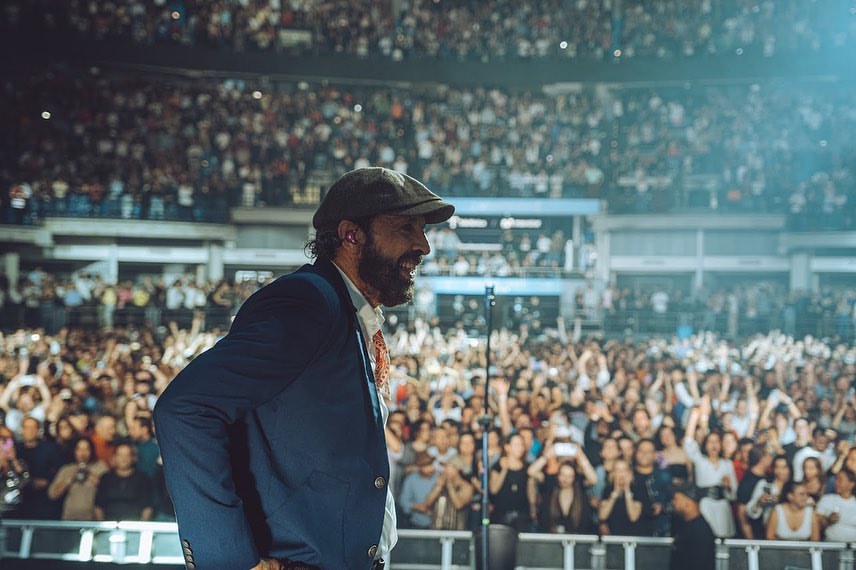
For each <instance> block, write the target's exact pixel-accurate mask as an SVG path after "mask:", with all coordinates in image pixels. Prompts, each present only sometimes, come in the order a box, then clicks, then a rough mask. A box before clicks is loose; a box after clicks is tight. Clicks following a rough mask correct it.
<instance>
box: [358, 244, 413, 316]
mask: <svg viewBox="0 0 856 570" xmlns="http://www.w3.org/2000/svg"><path fill="white" fill-rule="evenodd" d="M421 261H422V256H421V255H419V254H417V253H408V254H405V255H402V256H401V257H399V258H398V259H392V258H390V257H387V256H386V255H384V254H383V253H381V251H380V250H378V248H377V247H376V246H375V242H374V238H373V237H371V235H369V237H368V239H367V240H366V243H365V246H364V247H363V255H362V259H360V263H359V265H358V267H357V272H358V274H359V276H360V279H362V280H363V281H364V282H365V283H366V284H368V285H369V286H370V287H372V288H373V289H374V290H376V291H377V292H378V298H379V299H380V302H381V304H382V305H383V306H384V307H395V306H396V305H401V304H403V303H408V302H410V301H412V300H413V275H412V274H410V273H408V272H405V271H403V270H402V266H401V264H402V263H405V262H410V263H412V264H414V265H419V263H420V262H421Z"/></svg>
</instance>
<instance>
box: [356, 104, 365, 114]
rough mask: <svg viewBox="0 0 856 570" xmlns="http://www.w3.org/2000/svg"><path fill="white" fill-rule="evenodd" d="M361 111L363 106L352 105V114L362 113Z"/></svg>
mask: <svg viewBox="0 0 856 570" xmlns="http://www.w3.org/2000/svg"><path fill="white" fill-rule="evenodd" d="M362 110H363V106H362V105H360V104H359V103H357V104H356V105H354V113H360V112H362Z"/></svg>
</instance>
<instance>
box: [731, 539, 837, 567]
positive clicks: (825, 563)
mask: <svg viewBox="0 0 856 570" xmlns="http://www.w3.org/2000/svg"><path fill="white" fill-rule="evenodd" d="M724 545H725V546H726V547H727V548H728V554H729V558H728V568H729V570H783V569H792V570H845V569H844V567H843V566H842V558H843V556H842V555H844V554H845V553H846V554H847V555H848V557H849V558H850V567H849V568H847V569H846V570H850V569H851V568H852V554H853V553H852V551H848V550H847V548H848V547H847V544H845V543H843V542H802V541H788V540H740V539H728V540H725V541H724Z"/></svg>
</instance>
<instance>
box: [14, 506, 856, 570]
mask: <svg viewBox="0 0 856 570" xmlns="http://www.w3.org/2000/svg"><path fill="white" fill-rule="evenodd" d="M398 537H399V540H398V545H397V546H396V548H395V550H394V551H393V553H392V557H391V560H389V565H388V566H387V567H388V568H390V569H391V570H393V569H394V570H473V569H474V568H475V563H476V557H475V546H476V545H475V542H474V538H473V533H471V532H469V531H451V530H449V531H444V530H399V531H398ZM672 542H673V540H672V539H671V538H651V537H635V536H604V537H598V536H595V535H572V534H540V533H521V534H520V535H518V548H517V561H516V568H517V570H583V569H586V570H587V569H592V570H605V569H609V570H636V569H637V568H638V569H640V570H642V569H649V568H668V567H669V560H670V556H671V546H672ZM854 549H856V544H845V543H839V542H798V541H763V540H762V541H755V540H738V539H728V540H717V547H716V568H717V570H784V569H792V570H854ZM0 559H36V560H56V561H66V562H81V563H111V564H148V565H160V566H165V565H171V566H183V565H184V557H183V555H182V551H181V545H180V543H179V540H178V529H177V526H176V524H175V523H155V522H115V521H113V522H77V521H33V520H10V519H4V520H2V521H0Z"/></svg>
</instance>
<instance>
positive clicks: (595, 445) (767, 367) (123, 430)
mask: <svg viewBox="0 0 856 570" xmlns="http://www.w3.org/2000/svg"><path fill="white" fill-rule="evenodd" d="M28 278H29V277H28ZM40 279H41V280H42V281H43V282H45V281H47V279H46V277H45V276H44V275H42V276H41V277H40ZM92 290H93V291H94V290H95V288H94V287H93V289H92ZM131 296H132V297H133V295H131ZM850 302H851V305H852V295H851V296H850ZM222 334H223V330H222V329H219V328H213V329H210V330H208V329H207V328H206V327H205V325H204V322H203V318H202V316H201V315H200V314H199V313H197V314H195V315H194V317H193V320H192V323H191V325H190V327H189V328H188V329H183V328H180V327H179V326H177V324H176V323H175V322H170V323H168V324H167V325H166V326H159V327H152V326H142V327H123V326H113V327H110V326H109V325H108V326H104V327H98V328H94V329H92V330H84V329H79V328H74V327H61V328H59V329H58V330H57V331H56V332H52V333H49V332H46V331H45V330H44V329H41V328H33V327H26V328H20V329H17V330H11V331H7V332H6V333H4V335H3V336H2V338H0V377H2V388H0V409H2V412H3V413H2V416H3V421H2V422H1V423H2V427H0V440H2V457H0V462H2V465H0V473H2V477H3V479H4V481H3V483H4V487H5V489H6V490H7V492H6V493H5V494H3V495H2V497H3V500H4V503H3V509H4V510H5V511H6V512H5V513H4V516H6V517H10V518H43V519H60V518H61V519H67V520H113V519H122V520H169V519H170V517H171V516H172V514H171V507H170V502H169V497H168V495H167V494H166V492H165V490H164V485H163V478H162V474H161V467H160V464H159V458H158V455H159V454H158V448H157V440H156V435H157V434H153V433H152V425H151V410H152V408H153V406H154V404H155V402H156V400H157V396H158V394H159V393H161V391H162V390H163V389H164V388H165V386H167V385H168V383H169V382H170V380H171V379H172V378H173V377H174V376H175V375H176V374H177V372H178V371H179V370H181V368H182V367H183V366H185V365H186V364H187V362H189V361H190V360H191V359H193V358H194V357H195V356H197V355H198V354H200V353H201V352H202V351H204V350H206V349H207V348H209V347H210V346H212V345H213V344H214V343H215V342H216V341H217V340H218V338H219V337H220V336H221V335H222ZM388 345H389V347H390V352H391V357H392V364H393V367H392V368H393V372H392V376H391V391H390V393H391V401H390V406H391V410H392V411H391V414H390V418H389V422H388V425H387V443H388V449H389V457H390V464H391V468H392V472H391V478H390V484H391V485H392V488H393V489H394V491H395V494H396V497H397V501H398V507H399V509H400V513H399V524H400V526H402V527H409V528H444V529H473V528H476V526H477V525H479V524H480V520H481V518H482V515H481V513H480V512H479V511H480V508H481V507H480V505H481V494H482V493H488V497H489V504H490V509H491V511H490V513H488V516H489V517H490V518H491V520H493V521H494V522H498V523H502V524H507V525H511V526H513V527H515V528H517V529H518V530H521V531H530V530H537V531H542V532H559V533H598V534H617V535H622V534H623V535H638V536H668V535H671V534H672V533H673V532H674V529H675V525H677V524H680V522H679V521H677V520H675V519H674V518H673V516H672V513H671V510H670V508H669V502H670V501H669V497H670V494H671V489H672V486H673V484H675V483H677V482H679V481H682V480H687V479H689V480H692V481H694V482H695V484H696V485H698V486H699V487H701V489H702V492H703V494H704V498H703V499H702V501H701V510H702V513H703V516H704V517H705V518H706V519H707V520H708V522H709V523H710V525H711V527H712V528H713V530H714V532H715V533H716V534H717V536H721V537H733V536H742V537H747V538H753V539H764V538H767V539H773V540H775V539H788V540H819V539H822V538H825V539H827V540H835V541H845V542H852V541H856V498H854V494H853V491H854V485H856V447H854V446H853V443H854V434H856V395H854V394H856V384H854V381H856V347H854V345H853V344H852V343H847V342H843V341H839V340H826V339H823V340H822V339H818V338H816V337H812V336H806V337H804V338H794V337H792V336H789V335H786V334H784V333H780V332H765V333H764V334H757V335H754V336H751V337H748V338H747V339H746V340H745V341H742V342H739V343H737V342H732V341H726V340H724V339H723V338H722V337H719V336H717V335H716V334H715V333H711V332H706V333H699V334H697V335H692V336H687V337H685V338H681V337H680V336H673V337H670V336H664V337H657V336H651V337H647V338H646V339H645V340H641V341H632V340H624V341H618V340H596V339H588V338H584V337H579V336H578V335H572V334H571V332H570V331H569V330H566V327H565V325H564V320H563V319H561V318H560V319H559V320H558V321H557V322H556V323H555V324H554V325H552V326H550V325H549V323H546V322H541V321H538V320H529V321H527V322H525V323H523V324H521V325H519V326H516V327H514V328H502V329H501V330H498V331H494V333H493V338H492V342H491V345H492V347H493V350H494V353H493V354H492V355H491V362H492V363H493V364H494V366H492V367H491V368H492V370H494V369H495V372H494V373H492V374H491V379H490V382H489V383H487V382H485V374H484V359H485V354H484V349H483V345H484V339H481V340H479V339H478V338H476V337H472V336H471V335H470V334H468V332H467V331H465V330H464V329H463V328H461V327H452V328H450V329H448V330H447V331H445V332H444V331H443V330H441V328H440V327H438V326H434V325H432V324H431V323H430V322H428V321H425V320H422V319H421V318H417V319H415V320H413V321H410V322H408V323H406V324H402V325H400V326H398V327H397V328H396V329H395V330H390V331H388ZM486 401H487V405H488V407H489V409H491V411H492V413H491V417H492V422H490V423H489V424H488V428H487V429H488V434H487V448H488V449H487V452H488V464H487V465H484V462H483V460H482V459H481V458H482V453H481V446H482V443H481V442H482V432H481V430H482V427H481V424H480V423H479V418H480V416H481V415H482V413H483V409H484V406H485V402H486ZM485 468H486V469H487V470H488V472H489V477H488V487H487V488H486V489H485V488H484V487H483V485H482V482H481V473H482V472H483V470H484V469H485Z"/></svg>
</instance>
